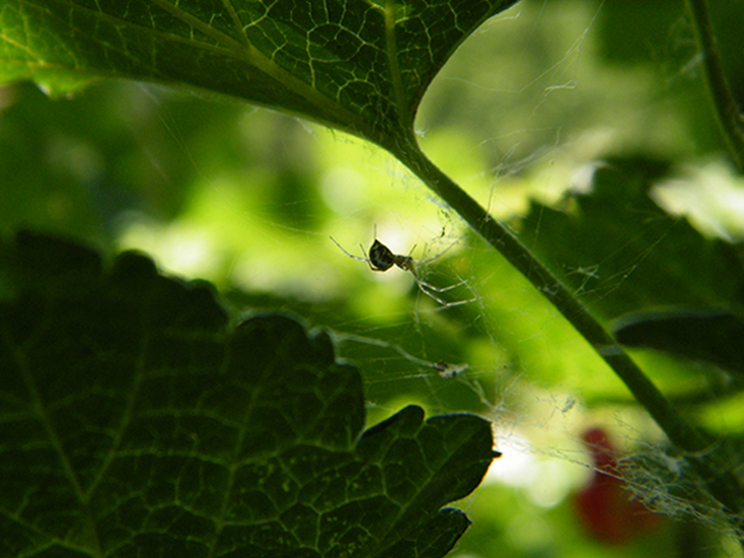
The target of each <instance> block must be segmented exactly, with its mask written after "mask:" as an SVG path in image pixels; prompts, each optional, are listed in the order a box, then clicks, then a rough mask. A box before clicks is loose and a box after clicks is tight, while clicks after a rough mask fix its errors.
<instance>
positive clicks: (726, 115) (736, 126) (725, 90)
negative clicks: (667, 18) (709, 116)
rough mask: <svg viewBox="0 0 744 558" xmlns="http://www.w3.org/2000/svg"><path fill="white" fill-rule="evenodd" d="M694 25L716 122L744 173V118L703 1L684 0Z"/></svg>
mask: <svg viewBox="0 0 744 558" xmlns="http://www.w3.org/2000/svg"><path fill="white" fill-rule="evenodd" d="M687 4H688V6H689V8H690V12H691V13H692V21H693V24H694V27H695V37H696V39H697V42H698V46H699V48H700V53H701V55H702V57H703V68H704V69H705V78H706V83H707V85H708V89H709V91H710V97H711V100H712V101H713V104H714V107H715V112H716V117H717V120H718V125H719V126H720V128H721V131H722V132H723V135H724V137H725V138H726V141H727V142H728V146H729V151H730V152H731V156H732V157H733V159H734V162H735V163H736V166H737V168H738V169H739V172H740V173H741V174H744V117H743V116H742V113H741V110H740V109H739V106H738V104H737V102H736V99H734V95H733V93H732V92H731V87H730V86H729V83H728V80H727V79H726V74H725V73H724V71H723V64H722V62H721V53H720V51H719V50H718V45H717V44H716V38H715V34H714V32H713V24H712V23H711V20H710V13H709V11H708V2H707V0H688V1H687Z"/></svg>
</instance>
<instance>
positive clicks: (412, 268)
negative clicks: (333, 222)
mask: <svg viewBox="0 0 744 558" xmlns="http://www.w3.org/2000/svg"><path fill="white" fill-rule="evenodd" d="M375 236H377V235H376V234H375ZM331 240H332V241H333V243H334V244H335V245H336V246H338V247H339V248H340V249H341V251H342V252H343V253H344V254H346V255H347V256H349V257H350V258H352V259H355V260H357V261H360V262H366V263H367V265H369V268H370V269H371V270H372V271H379V272H385V271H387V270H389V269H390V268H391V267H393V266H398V267H399V268H400V269H402V270H403V271H409V272H410V273H411V275H413V278H414V279H415V280H416V284H417V285H418V287H419V289H420V290H421V292H422V293H424V294H425V295H426V296H428V297H430V298H433V299H434V300H436V301H437V302H438V303H439V304H441V305H442V307H444V308H448V307H450V306H459V305H461V304H467V303H468V302H475V301H476V300H478V298H477V297H476V298H471V299H468V300H460V301H457V302H448V301H446V300H443V299H442V298H440V297H439V296H437V294H435V293H439V294H441V293H446V292H447V291H451V290H452V289H456V288H457V287H459V286H461V285H464V284H465V280H462V281H459V282H458V283H455V284H454V285H450V286H449V287H436V286H434V285H432V284H430V283H427V282H426V281H424V280H423V279H421V278H420V277H419V275H418V272H417V271H416V268H417V267H418V266H421V265H423V264H427V263H429V262H433V261H434V260H436V259H437V258H439V257H440V256H442V255H443V254H444V253H445V252H447V250H449V249H450V248H452V246H454V244H452V245H450V246H448V247H447V248H445V249H444V250H442V251H441V252H439V253H438V254H435V255H434V256H432V257H430V258H427V259H425V260H418V261H417V260H414V259H413V258H412V257H411V256H410V254H411V253H413V250H414V249H415V248H416V246H415V245H414V246H413V248H411V252H409V255H408V256H402V255H400V254H393V252H392V250H390V248H388V247H387V246H385V245H384V244H383V243H382V242H380V241H379V240H378V239H377V238H375V241H374V242H373V243H372V246H371V247H370V249H369V257H368V258H360V257H359V256H355V255H353V254H350V253H349V252H347V251H346V249H345V248H344V247H343V246H341V244H339V243H338V241H337V240H336V239H335V238H333V237H331ZM359 247H360V248H361V249H362V253H364V246H362V245H361V244H360V245H359Z"/></svg>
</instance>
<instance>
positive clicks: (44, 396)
mask: <svg viewBox="0 0 744 558" xmlns="http://www.w3.org/2000/svg"><path fill="white" fill-rule="evenodd" d="M2 261H3V265H2V266H0V269H2V270H3V273H4V274H3V275H2V276H0V278H2V284H3V289H2V291H0V292H2V293H3V295H4V302H3V303H2V305H0V370H2V374H0V400H2V409H1V410H0V532H2V533H3V536H2V537H0V555H2V556H41V555H43V556H45V557H57V556H59V557H72V556H80V557H83V556H188V557H194V556H251V557H252V558H260V557H269V556H271V557H277V556H282V557H320V556H324V557H325V556H328V557H331V556H346V557H357V556H360V557H361V556H391V557H392V556H404V555H405V556H422V557H423V556H427V557H439V556H443V555H444V554H446V553H447V552H448V550H449V549H450V548H451V547H452V545H453V544H454V543H455V541H456V540H457V539H458V537H459V536H460V535H461V534H462V532H464V530H465V529H466V528H467V526H468V523H469V522H468V520H467V518H466V517H465V516H464V514H462V513H461V512H459V511H456V510H451V509H445V510H441V509H440V508H441V507H442V506H443V505H445V504H446V503H447V502H450V501H452V500H455V499H458V498H462V497H463V496H465V495H467V494H468V493H470V491H472V490H473V489H474V488H475V487H476V486H477V484H478V483H479V482H480V480H481V478H482V476H483V474H484V473H485V471H486V469H487V468H488V466H489V464H490V461H491V459H492V458H493V457H494V456H495V455H497V454H494V452H493V451H492V437H491V429H490V425H489V423H488V422H487V421H485V420H483V419H481V418H479V417H477V416H474V415H465V414H462V415H447V416H437V417H433V418H430V419H429V420H427V421H424V417H423V411H422V410H421V409H420V408H419V407H414V406H411V407H407V408H405V409H403V410H402V411H401V412H399V413H398V414H396V415H394V416H393V417H392V418H390V419H388V420H387V421H385V422H383V423H381V424H379V425H377V426H375V427H373V428H371V429H369V430H367V431H366V432H364V433H361V431H362V428H363V425H364V400H363V396H362V385H361V378H360V376H359V373H358V372H357V370H356V369H355V368H354V367H353V366H351V365H349V364H344V363H339V362H336V361H335V359H334V351H333V346H332V345H331V342H330V339H329V337H328V336H327V335H326V334H324V333H322V332H316V333H314V334H312V335H308V334H307V333H306V331H305V329H304V328H303V327H302V326H301V325H300V324H299V323H298V322H296V321H295V320H292V319H290V318H288V317H286V316H279V315H266V316H258V317H254V318H251V319H249V320H246V321H244V322H242V323H240V324H239V325H238V326H237V327H235V328H234V329H233V328H230V327H228V325H227V319H226V315H225V313H224V312H223V310H222V308H221V307H220V306H219V305H218V304H217V303H216V302H215V299H214V297H213V295H212V292H211V290H210V289H209V288H208V286H206V285H203V284H199V283H196V284H185V283H183V282H180V281H176V280H174V279H169V278H165V277H163V276H161V275H159V274H158V273H157V271H156V270H155V267H154V266H153V264H152V262H151V261H150V260H149V259H147V258H145V257H143V256H141V255H137V254H132V253H127V254H123V255H122V256H120V257H119V258H118V259H117V260H116V262H115V264H114V266H113V269H112V270H111V271H108V270H106V269H104V266H103V265H102V263H101V260H100V258H99V256H98V255H97V254H96V253H95V252H93V251H91V250H89V249H87V248H85V247H81V246H78V245H76V244H73V243H69V242H61V241H59V240H55V239H53V238H50V237H45V236H36V235H30V234H27V233H26V234H21V235H19V236H18V238H17V240H16V242H15V243H11V244H5V245H3V246H2ZM360 434H361V435H360Z"/></svg>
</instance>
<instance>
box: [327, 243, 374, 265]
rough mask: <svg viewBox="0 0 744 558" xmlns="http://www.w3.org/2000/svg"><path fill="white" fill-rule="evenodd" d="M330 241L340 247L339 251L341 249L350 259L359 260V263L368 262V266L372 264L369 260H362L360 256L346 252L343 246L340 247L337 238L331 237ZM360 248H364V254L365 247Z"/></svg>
mask: <svg viewBox="0 0 744 558" xmlns="http://www.w3.org/2000/svg"><path fill="white" fill-rule="evenodd" d="M330 239H331V240H332V241H333V243H334V244H335V245H336V246H338V247H339V249H340V250H341V251H342V252H343V253H344V254H346V255H347V256H349V257H350V258H352V259H354V260H357V261H360V262H367V264H369V263H370V262H369V260H368V259H367V258H360V257H359V256H355V255H354V254H350V253H349V252H347V251H346V249H345V248H344V247H343V246H341V245H340V244H339V243H338V241H337V240H336V239H335V238H333V237H332V236H331V237H330ZM359 246H360V247H361V248H362V253H364V246H362V245H361V244H360V245H359ZM370 265H371V264H370Z"/></svg>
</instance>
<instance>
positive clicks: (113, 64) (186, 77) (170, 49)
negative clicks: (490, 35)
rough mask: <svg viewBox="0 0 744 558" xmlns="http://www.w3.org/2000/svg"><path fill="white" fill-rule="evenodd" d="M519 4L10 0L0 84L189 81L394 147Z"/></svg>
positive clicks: (2, 30) (460, 0)
mask: <svg viewBox="0 0 744 558" xmlns="http://www.w3.org/2000/svg"><path fill="white" fill-rule="evenodd" d="M516 1H517V0H406V1H392V0H328V1H325V2H298V1H297V0H286V1H282V2H268V1H249V0H181V1H176V0H99V1H96V2H94V1H91V0H68V1H64V2H63V1H60V0H52V1H49V0H5V1H4V2H3V7H2V9H1V10H0V83H3V82H6V83H7V82H10V81H15V80H19V79H32V80H36V81H37V82H41V83H44V84H45V86H46V87H47V88H48V89H50V90H52V91H56V92H67V91H69V90H70V89H71V88H74V87H75V86H77V85H79V83H82V82H85V81H86V80H89V79H92V78H98V77H125V78H135V79H144V80H153V81H159V82H164V83H169V84H170V83H182V84H187V85H191V86H195V87H198V88H202V89H206V90H209V91H214V92H217V93H221V94H226V95H231V96H236V97H242V98H244V99H247V100H249V101H250V102H252V103H257V104H261V105H265V106H268V107H273V108H276V109H279V110H284V111H289V112H292V113H296V114H299V115H302V116H304V117H307V118H310V119H313V120H317V121H319V122H323V123H326V124H329V125H331V126H334V127H337V128H340V129H343V130H347V131H350V132H352V133H355V134H357V135H359V136H361V137H364V138H367V139H369V140H371V141H374V142H376V143H379V144H381V145H383V146H390V145H392V144H394V141H395V139H396V138H397V137H400V136H401V134H404V135H407V134H409V133H410V132H411V130H412V126H413V119H414V115H415V112H416V108H417V107H418V104H419V102H420V101H421V98H422V96H423V94H424V92H425V91H426V88H427V87H428V85H429V83H430V82H431V80H432V79H433V78H434V76H435V75H436V73H437V72H438V71H439V69H440V68H441V67H442V65H443V64H444V63H445V62H446V61H447V59H448V58H449V57H450V56H451V55H452V53H453V52H454V51H455V49H456V48H457V46H458V45H459V44H460V43H461V42H462V41H463V40H464V39H465V38H466V37H467V36H468V35H469V34H470V33H472V32H473V30H474V29H476V28H477V27H478V26H479V25H480V24H481V23H482V22H483V21H484V20H485V19H487V18H489V17H490V16H492V15H494V14H496V13H498V12H500V11H502V10H504V9H506V8H508V7H509V6H511V5H512V4H514V3H515V2H516Z"/></svg>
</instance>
